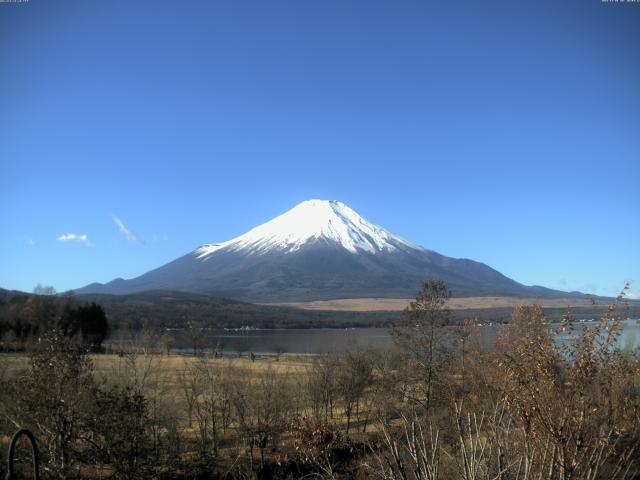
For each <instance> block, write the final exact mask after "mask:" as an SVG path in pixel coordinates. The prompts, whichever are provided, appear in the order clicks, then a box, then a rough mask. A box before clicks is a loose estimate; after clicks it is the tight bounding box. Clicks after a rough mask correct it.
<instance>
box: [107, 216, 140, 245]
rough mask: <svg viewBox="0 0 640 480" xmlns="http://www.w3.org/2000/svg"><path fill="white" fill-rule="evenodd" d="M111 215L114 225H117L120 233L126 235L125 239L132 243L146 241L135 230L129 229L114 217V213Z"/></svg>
mask: <svg viewBox="0 0 640 480" xmlns="http://www.w3.org/2000/svg"><path fill="white" fill-rule="evenodd" d="M109 215H110V216H111V220H113V223H115V224H116V225H117V227H118V230H120V233H121V234H122V235H124V238H126V239H127V240H128V241H130V242H136V243H144V241H143V240H142V239H141V238H140V237H139V236H138V235H137V234H136V233H135V232H134V231H133V230H131V229H130V228H129V227H127V226H126V225H125V224H124V223H123V222H122V220H120V218H118V216H117V215H114V214H113V213H110V214H109Z"/></svg>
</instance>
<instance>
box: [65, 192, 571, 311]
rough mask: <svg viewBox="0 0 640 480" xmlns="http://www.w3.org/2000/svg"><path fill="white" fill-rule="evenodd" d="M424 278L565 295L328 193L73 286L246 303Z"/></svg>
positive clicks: (471, 287)
mask: <svg viewBox="0 0 640 480" xmlns="http://www.w3.org/2000/svg"><path fill="white" fill-rule="evenodd" d="M429 278H439V279H442V280H444V281H445V282H446V283H447V285H448V287H449V288H450V289H451V291H452V293H453V294H454V295H456V296H484V295H491V296H525V297H567V296H569V295H570V294H567V293H566V292H559V291H555V290H550V289H547V288H543V287H527V286H524V285H522V284H520V283H518V282H516V281H514V280H511V279H510V278H507V277H506V276H504V275H502V274H501V273H499V272H497V271H496V270H494V269H492V268H490V267H488V266H487V265H484V264H482V263H479V262H475V261H473V260H468V259H455V258H450V257H446V256H444V255H440V254H438V253H436V252H433V251H430V250H427V249H425V248H423V247H421V246H418V245H415V244H413V243H411V242H408V241H407V240H404V239H403V238H400V237H398V236H397V235H394V234H392V233H391V232H389V231H388V230H386V229H384V228H382V227H380V226H378V225H375V224H373V223H371V222H369V221H367V220H365V219H364V218H362V217H361V216H360V215H358V213H356V212H355V211H354V210H352V209H351V208H349V207H348V206H347V205H345V204H344V203H341V202H338V201H327V200H308V201H305V202H302V203H300V204H299V205H297V206H296V207H294V208H293V209H291V210H289V211H288V212H286V213H284V214H283V215H280V216H278V217H276V218H274V219H273V220H271V221H269V222H267V223H265V224H263V225H259V226H257V227H255V228H254V229H252V230H250V231H249V232H247V233H245V234H244V235H241V236H239V237H236V238H234V239H232V240H229V241H227V242H224V243H217V244H208V245H203V246H201V247H199V248H196V249H195V250H193V251H192V252H190V253H188V254H186V255H184V256H183V257H180V258H178V259H176V260H174V261H173V262H170V263H168V264H166V265H164V266H162V267H159V268H157V269H155V270H152V271H150V272H147V273H145V274H143V275H141V276H139V277H137V278H133V279H130V280H123V279H116V280H113V281H111V282H109V283H106V284H98V283H94V284H91V285H88V286H86V287H84V288H81V289H79V290H77V292H78V293H109V294H129V293H134V292H141V291H146V290H179V291H186V292H193V293H203V294H212V295H218V296H225V297H230V298H237V299H243V300H248V301H252V302H285V301H310V300H326V299H339V298H356V297H367V298H372V297H383V298H409V297H412V296H414V295H415V293H416V292H417V290H419V288H420V285H421V282H423V281H424V280H426V279H429Z"/></svg>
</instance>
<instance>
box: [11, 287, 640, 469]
mask: <svg viewBox="0 0 640 480" xmlns="http://www.w3.org/2000/svg"><path fill="white" fill-rule="evenodd" d="M621 299H622V297H621V298H620V299H619V300H618V301H617V302H616V303H614V304H613V305H612V306H611V307H610V308H609V309H608V310H607V311H606V312H605V314H604V315H603V316H602V318H601V319H600V320H599V321H598V322H595V324H592V325H589V326H588V327H584V328H583V330H582V331H581V335H580V336H579V339H578V340H577V341H576V342H575V343H574V344H572V345H569V346H563V345H560V344H558V343H557V342H556V339H555V335H556V332H554V331H553V330H551V327H550V325H549V323H548V320H547V318H546V317H545V311H544V310H543V308H541V307H540V306H524V305H522V306H518V307H516V308H515V310H514V311H513V314H512V319H511V322H510V323H509V324H508V325H506V326H505V327H503V328H502V329H501V330H500V335H499V338H498V339H497V341H496V342H495V344H494V345H491V346H490V347H487V345H486V344H484V343H481V342H480V336H479V330H478V327H477V326H476V325H475V324H474V322H472V321H466V322H461V323H460V325H459V326H458V327H457V328H455V329H451V328H443V325H446V324H447V323H448V321H449V314H448V310H447V291H446V288H445V286H444V285H443V284H442V283H440V282H428V283H426V284H425V285H424V288H423V289H422V291H421V293H420V294H419V295H418V296H417V298H416V299H415V301H413V302H412V303H411V304H410V306H409V308H408V309H407V312H406V322H405V323H404V324H403V325H399V326H398V327H397V328H396V329H395V330H394V339H395V343H396V348H394V349H392V350H389V351H373V350H371V349H368V348H363V347H359V346H357V345H354V346H352V347H351V348H350V349H348V350H347V351H346V352H344V353H340V354H337V353H333V354H331V353H328V354H325V355H319V356H313V357H294V356H290V355H282V356H281V355H278V356H275V357H269V358H256V359H254V360H255V361H252V359H251V358H248V357H246V356H245V357H243V358H220V357H219V356H218V355H205V354H203V351H202V348H201V346H200V345H197V344H196V343H197V342H195V341H196V340H197V339H198V336H197V335H195V332H196V328H195V327H194V351H195V353H197V355H193V356H179V355H169V356H168V355H166V352H165V350H164V349H163V339H162V337H161V336H159V335H157V334H154V333H153V332H144V333H143V334H139V335H137V336H136V340H135V341H132V342H130V343H129V344H128V345H126V346H125V345H123V346H122V347H121V352H120V354H119V355H93V356H90V355H88V354H87V353H86V351H84V350H82V349H81V347H80V346H79V345H78V344H77V343H74V342H72V341H70V340H69V339H68V338H66V337H64V336H61V335H56V333H55V331H51V332H50V333H49V334H47V335H46V336H43V337H41V338H40V340H39V341H38V342H34V347H33V348H32V350H31V351H30V352H29V355H28V357H27V356H24V355H18V354H5V355H4V356H2V357H1V360H2V364H1V365H0V434H2V436H3V438H4V439H5V440H6V439H7V437H8V436H9V435H10V434H11V433H12V432H13V431H15V430H16V429H17V428H18V427H26V428H30V429H31V430H32V431H33V432H34V433H35V435H36V438H37V440H38V442H39V445H40V448H41V451H42V453H43V462H44V463H43V474H44V475H45V476H46V477H47V478H78V477H81V478H111V477H113V478H123V479H124V478H126V479H133V478H166V479H169V478H327V479H340V478H380V479H431V480H435V479H463V480H480V479H482V480H489V479H491V480H494V479H495V480H529V479H539V480H569V479H589V480H596V479H632V478H638V475H640V465H639V464H638V462H637V460H636V457H638V456H639V455H638V448H639V446H640V359H639V358H638V355H637V352H629V351H623V350H621V349H619V348H617V346H616V338H617V335H618V334H619V328H620V327H619V320H618V319H617V318H615V314H616V309H617V308H618V306H619V305H618V304H619V302H620V301H621ZM562 328H564V329H565V330H567V329H572V328H576V327H575V326H574V324H573V322H572V319H571V317H570V316H567V317H566V318H565V323H564V324H563V326H562Z"/></svg>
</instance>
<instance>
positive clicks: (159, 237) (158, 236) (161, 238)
mask: <svg viewBox="0 0 640 480" xmlns="http://www.w3.org/2000/svg"><path fill="white" fill-rule="evenodd" d="M167 240H169V236H168V235H166V234H164V233H154V234H153V241H154V242H166V241H167Z"/></svg>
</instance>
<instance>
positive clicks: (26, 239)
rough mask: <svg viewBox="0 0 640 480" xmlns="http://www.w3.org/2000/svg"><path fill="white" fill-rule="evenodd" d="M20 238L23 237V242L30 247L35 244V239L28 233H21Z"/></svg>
mask: <svg viewBox="0 0 640 480" xmlns="http://www.w3.org/2000/svg"><path fill="white" fill-rule="evenodd" d="M22 238H23V239H24V242H25V243H26V244H27V245H29V246H30V247H33V246H34V245H35V244H36V241H35V240H34V239H33V238H31V237H30V236H29V235H23V236H22Z"/></svg>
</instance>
